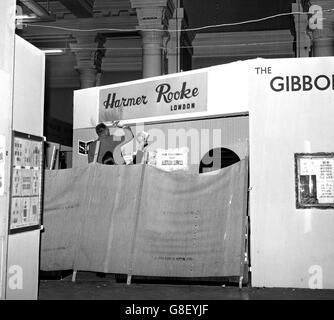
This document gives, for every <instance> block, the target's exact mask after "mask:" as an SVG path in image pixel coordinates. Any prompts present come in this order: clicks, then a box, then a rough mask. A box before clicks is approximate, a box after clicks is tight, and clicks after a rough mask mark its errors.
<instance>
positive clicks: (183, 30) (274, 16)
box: [22, 8, 334, 32]
mask: <svg viewBox="0 0 334 320" xmlns="http://www.w3.org/2000/svg"><path fill="white" fill-rule="evenodd" d="M332 11H334V8H333V9H326V10H323V11H322V12H332ZM295 14H299V15H302V14H303V15H308V14H309V13H308V12H302V11H295V12H285V13H279V14H275V15H272V16H267V17H263V18H259V19H252V20H245V21H239V22H231V23H222V24H213V25H207V26H203V27H197V28H186V29H182V28H180V29H176V30H168V31H169V32H187V31H201V30H206V29H211V28H220V27H231V26H238V25H243V24H248V23H256V22H261V21H266V20H270V19H274V18H279V17H284V16H289V15H295ZM22 25H23V26H26V27H27V26H28V27H38V28H49V29H57V30H62V31H70V32H103V31H104V32H108V31H109V32H138V31H155V32H166V30H164V29H154V28H152V29H149V28H143V29H135V28H133V29H120V28H96V29H78V28H66V27H60V26H52V25H43V24H35V23H34V24H32V23H23V24H22Z"/></svg>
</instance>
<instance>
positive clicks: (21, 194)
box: [9, 131, 44, 234]
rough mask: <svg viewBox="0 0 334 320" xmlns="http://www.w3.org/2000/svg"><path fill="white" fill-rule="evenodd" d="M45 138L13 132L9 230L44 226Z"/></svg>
mask: <svg viewBox="0 0 334 320" xmlns="http://www.w3.org/2000/svg"><path fill="white" fill-rule="evenodd" d="M43 154H44V137H38V136H33V135H29V134H25V133H22V132H17V131H14V132H13V157H12V172H11V179H12V184H11V203H10V211H9V212H10V217H9V233H10V234H14V233H19V232H24V231H29V230H35V229H39V228H40V227H41V217H42V194H43V193H42V190H43V179H42V178H43V169H44V168H43Z"/></svg>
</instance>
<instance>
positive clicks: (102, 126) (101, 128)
mask: <svg viewBox="0 0 334 320" xmlns="http://www.w3.org/2000/svg"><path fill="white" fill-rule="evenodd" d="M106 129H107V126H106V125H105V124H104V123H99V124H98V125H97V126H96V127H95V130H96V133H97V135H98V136H100V135H101V133H102V132H104V131H105V130H106Z"/></svg>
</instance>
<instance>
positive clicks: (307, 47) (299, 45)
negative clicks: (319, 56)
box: [291, 1, 312, 57]
mask: <svg viewBox="0 0 334 320" xmlns="http://www.w3.org/2000/svg"><path fill="white" fill-rule="evenodd" d="M291 8H292V12H305V14H294V22H295V31H296V39H295V40H296V48H295V51H296V57H309V56H310V52H311V46H312V43H311V34H310V31H309V29H308V17H307V15H306V12H307V10H308V8H303V6H302V5H301V3H300V1H296V3H292V5H291Z"/></svg>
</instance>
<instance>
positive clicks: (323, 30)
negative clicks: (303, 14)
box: [309, 0, 334, 57]
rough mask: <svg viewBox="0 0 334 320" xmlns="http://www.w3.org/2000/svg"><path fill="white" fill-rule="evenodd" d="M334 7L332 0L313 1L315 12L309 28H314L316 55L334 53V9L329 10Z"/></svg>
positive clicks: (312, 9)
mask: <svg viewBox="0 0 334 320" xmlns="http://www.w3.org/2000/svg"><path fill="white" fill-rule="evenodd" d="M333 8H334V3H333V1H331V0H312V1H311V5H310V10H311V11H313V12H314V13H313V16H312V17H310V19H309V28H310V29H311V30H312V38H313V41H312V45H313V56H315V57H322V56H333V55H334V11H327V10H328V9H333ZM316 11H317V12H316Z"/></svg>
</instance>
